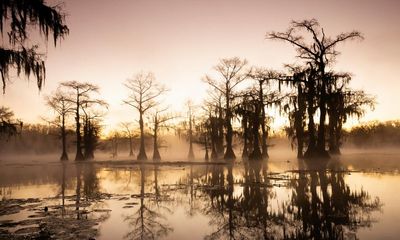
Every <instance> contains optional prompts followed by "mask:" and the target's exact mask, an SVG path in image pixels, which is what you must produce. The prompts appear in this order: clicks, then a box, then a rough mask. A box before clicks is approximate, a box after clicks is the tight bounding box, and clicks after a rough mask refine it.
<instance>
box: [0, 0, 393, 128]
mask: <svg viewBox="0 0 400 240" xmlns="http://www.w3.org/2000/svg"><path fill="white" fill-rule="evenodd" d="M398 9H400V2H399V1H396V0H384V1H373V0H352V1H348V0H340V1H339V0H335V1H316V0H315V1H314V0H307V1H306V0H304V1H292V0H282V1H267V0H264V1H244V0H243V1H237V0H230V1H228V0H226V1H218V0H212V1H207V0H201V1H200V0H193V1H191V0H182V1H178V0H159V1H152V0H143V1H139V0H118V1H105V0H85V1H81V0H68V1H65V10H66V11H67V12H68V17H67V24H68V26H69V28H70V35H69V36H68V37H67V38H66V39H65V40H64V41H63V42H62V43H61V44H60V45H59V46H58V47H57V48H56V49H54V47H53V46H52V42H49V44H48V48H47V51H48V57H47V80H46V84H45V86H44V88H43V90H42V91H41V92H40V93H39V92H38V90H37V88H36V85H35V82H34V80H32V81H30V82H27V81H25V80H19V79H15V78H14V79H13V83H12V84H9V85H8V87H7V89H6V94H5V95H3V96H1V105H5V106H8V107H10V108H12V109H13V110H14V112H15V114H16V116H17V117H19V118H21V119H22V120H24V121H27V122H35V121H40V118H39V117H40V116H48V115H49V114H51V112H50V111H49V110H48V109H47V108H46V107H45V106H44V104H43V103H44V100H43V98H44V96H45V95H46V94H49V93H51V92H52V91H54V90H55V88H56V86H57V85H58V83H59V82H61V81H66V80H78V81H87V82H91V83H95V84H98V85H99V86H100V88H101V96H102V97H103V98H104V99H105V100H106V101H108V102H109V104H110V111H109V113H108V115H107V116H106V119H105V120H106V123H107V124H108V125H109V127H108V128H109V129H110V128H112V127H115V126H117V125H118V123H119V122H121V121H132V120H134V119H135V118H136V113H135V112H134V110H133V109H131V108H130V107H128V106H126V105H123V104H122V100H123V99H124V98H125V97H126V95H127V91H126V90H125V88H124V86H123V85H122V83H123V82H124V81H125V80H126V79H127V78H128V77H131V76H133V75H134V74H135V73H137V72H139V71H141V70H145V71H152V72H154V74H155V76H156V77H157V79H158V80H159V82H161V83H163V84H165V85H166V86H167V87H168V88H170V89H171V91H170V92H169V93H168V95H167V96H166V99H167V102H168V103H169V104H171V105H173V109H175V110H180V109H182V107H183V105H184V101H185V100H186V99H188V98H194V100H195V101H197V102H199V103H200V102H201V100H202V99H203V98H204V97H205V95H206V89H207V86H206V85H205V84H204V83H203V82H202V81H201V78H202V77H203V76H204V75H205V74H206V73H210V72H211V71H212V66H213V65H215V64H216V63H217V62H218V59H220V58H225V57H232V56H239V57H242V58H246V59H247V60H248V61H249V62H250V64H252V65H257V66H263V67H268V68H275V69H281V68H282V66H283V64H285V63H293V62H294V61H295V58H294V54H295V52H294V51H293V48H292V47H291V46H289V45H287V44H285V43H281V42H273V41H269V40H265V33H266V32H268V31H272V30H277V31H283V30H285V29H286V28H287V27H288V24H289V22H290V21H291V20H292V19H294V20H302V19H309V18H316V19H318V20H319V21H320V23H321V25H322V26H323V27H324V29H325V31H326V33H327V34H329V35H335V34H337V33H339V32H342V31H351V30H354V29H356V30H359V31H361V32H362V33H363V34H364V36H365V40H364V41H362V42H348V43H346V44H345V45H343V46H341V47H340V48H339V50H341V51H342V55H341V56H340V57H339V58H338V64H337V66H336V69H337V70H338V71H350V72H352V73H353V74H354V78H353V82H352V86H353V87H355V88H358V89H364V90H365V91H367V92H368V93H371V94H373V95H376V96H377V100H378V105H377V107H376V109H375V111H374V112H370V113H368V114H367V115H366V116H365V118H364V119H363V120H364V121H366V120H372V119H381V120H388V119H398V118H400V108H399V107H397V104H398V103H400V94H399V90H400V81H398V67H399V65H400V64H399V63H400V60H399V56H400V47H399V45H398V44H399V42H400V27H399V25H398V24H399V23H400V14H398V13H399V11H398ZM278 122H282V120H278Z"/></svg>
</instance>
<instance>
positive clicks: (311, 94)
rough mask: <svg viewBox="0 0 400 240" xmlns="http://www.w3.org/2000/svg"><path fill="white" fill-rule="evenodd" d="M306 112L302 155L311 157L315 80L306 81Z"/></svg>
mask: <svg viewBox="0 0 400 240" xmlns="http://www.w3.org/2000/svg"><path fill="white" fill-rule="evenodd" d="M307 88H308V93H307V114H308V146H307V151H306V152H305V154H304V157H307V158H311V157H313V156H315V152H316V139H315V123H314V114H315V110H314V96H315V82H314V81H311V80H308V81H307Z"/></svg>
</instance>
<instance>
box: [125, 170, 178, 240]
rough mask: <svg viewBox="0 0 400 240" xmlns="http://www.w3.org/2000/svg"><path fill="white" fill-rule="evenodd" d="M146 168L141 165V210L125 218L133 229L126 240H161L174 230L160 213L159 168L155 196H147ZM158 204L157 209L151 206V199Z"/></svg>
mask: <svg viewBox="0 0 400 240" xmlns="http://www.w3.org/2000/svg"><path fill="white" fill-rule="evenodd" d="M145 184H146V168H145V166H144V165H140V195H138V197H139V199H140V203H139V204H140V205H139V208H138V209H137V210H136V212H134V214H132V215H129V216H127V217H126V218H125V221H127V222H128V223H129V225H130V227H131V230H130V231H129V232H128V233H127V234H126V235H125V237H124V238H125V239H159V238H161V237H164V236H167V235H168V233H169V232H171V231H172V228H171V227H170V226H169V225H168V224H167V223H164V221H165V220H166V219H165V216H164V215H162V213H161V211H160V206H159V205H158V203H159V201H160V192H159V191H158V168H157V167H155V169H154V189H155V194H154V195H152V194H146V192H145ZM153 196H154V199H155V202H156V206H157V208H155V206H154V205H152V204H151V202H149V201H145V200H149V198H151V197H153Z"/></svg>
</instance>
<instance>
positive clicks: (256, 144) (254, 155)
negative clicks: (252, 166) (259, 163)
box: [249, 103, 262, 160]
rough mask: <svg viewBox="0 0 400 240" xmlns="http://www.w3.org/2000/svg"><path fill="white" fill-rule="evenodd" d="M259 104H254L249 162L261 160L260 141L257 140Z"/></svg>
mask: <svg viewBox="0 0 400 240" xmlns="http://www.w3.org/2000/svg"><path fill="white" fill-rule="evenodd" d="M260 110H261V109H260V104H259V103H256V106H255V111H254V118H253V127H252V132H253V151H252V152H251V154H250V156H249V159H251V160H260V159H262V153H261V149H260V140H259V132H258V130H259V128H260Z"/></svg>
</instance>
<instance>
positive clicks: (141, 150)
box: [137, 112, 147, 161]
mask: <svg viewBox="0 0 400 240" xmlns="http://www.w3.org/2000/svg"><path fill="white" fill-rule="evenodd" d="M139 125H140V148H139V154H138V156H137V160H138V161H143V160H147V155H146V149H145V145H144V123H143V113H142V112H139Z"/></svg>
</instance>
